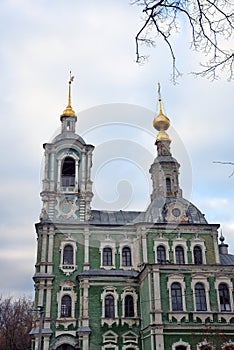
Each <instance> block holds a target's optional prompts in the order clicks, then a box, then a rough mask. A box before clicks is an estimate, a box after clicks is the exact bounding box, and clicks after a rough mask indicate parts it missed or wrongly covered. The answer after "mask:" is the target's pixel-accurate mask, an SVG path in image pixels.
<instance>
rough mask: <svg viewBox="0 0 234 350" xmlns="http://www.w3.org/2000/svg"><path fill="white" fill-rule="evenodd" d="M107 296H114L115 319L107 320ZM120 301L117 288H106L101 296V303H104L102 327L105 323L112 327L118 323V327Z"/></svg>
mask: <svg viewBox="0 0 234 350" xmlns="http://www.w3.org/2000/svg"><path fill="white" fill-rule="evenodd" d="M107 295H112V296H113V297H114V310H115V317H114V318H106V317H105V298H106V296H107ZM118 299H119V295H118V293H117V290H116V288H115V287H112V286H110V287H106V288H105V289H104V290H103V292H102V294H101V302H102V318H101V325H102V326H103V325H104V324H105V323H106V324H107V325H108V326H109V327H110V326H111V325H112V324H113V323H116V325H117V326H118V325H119V318H118Z"/></svg>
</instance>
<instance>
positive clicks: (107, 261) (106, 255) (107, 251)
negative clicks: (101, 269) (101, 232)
mask: <svg viewBox="0 0 234 350" xmlns="http://www.w3.org/2000/svg"><path fill="white" fill-rule="evenodd" d="M103 266H112V249H111V248H110V247H105V248H104V249H103Z"/></svg>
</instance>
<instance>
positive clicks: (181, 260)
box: [175, 246, 184, 265]
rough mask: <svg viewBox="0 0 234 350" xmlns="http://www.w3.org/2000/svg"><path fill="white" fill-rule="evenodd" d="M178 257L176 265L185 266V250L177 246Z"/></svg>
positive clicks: (176, 253)
mask: <svg viewBox="0 0 234 350" xmlns="http://www.w3.org/2000/svg"><path fill="white" fill-rule="evenodd" d="M175 255H176V264H179V265H183V264H184V249H183V247H181V246H177V247H176V249H175Z"/></svg>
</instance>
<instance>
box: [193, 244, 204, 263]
mask: <svg viewBox="0 0 234 350" xmlns="http://www.w3.org/2000/svg"><path fill="white" fill-rule="evenodd" d="M193 256H194V264H195V265H201V264H202V250H201V247H199V246H198V245H196V246H195V247H194V249H193Z"/></svg>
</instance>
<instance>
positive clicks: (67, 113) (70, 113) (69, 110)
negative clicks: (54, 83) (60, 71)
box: [62, 72, 75, 117]
mask: <svg viewBox="0 0 234 350" xmlns="http://www.w3.org/2000/svg"><path fill="white" fill-rule="evenodd" d="M73 80H74V77H73V76H71V72H70V80H69V88H68V102H67V107H66V109H65V110H64V111H63V114H62V116H68V117H69V116H73V115H75V112H74V111H73V109H72V106H71V83H72V81H73Z"/></svg>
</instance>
